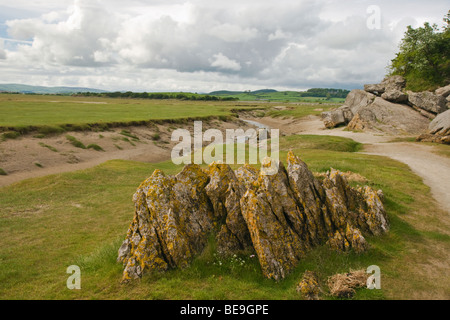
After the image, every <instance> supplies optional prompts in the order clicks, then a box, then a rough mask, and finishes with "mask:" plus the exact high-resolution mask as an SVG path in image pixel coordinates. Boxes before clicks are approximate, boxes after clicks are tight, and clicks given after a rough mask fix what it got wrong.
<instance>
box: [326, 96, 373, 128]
mask: <svg viewBox="0 0 450 320" xmlns="http://www.w3.org/2000/svg"><path fill="white" fill-rule="evenodd" d="M374 99H375V95H373V94H371V93H369V92H366V91H364V90H358V89H356V90H352V91H350V93H349V94H348V95H347V98H346V99H345V103H344V105H343V106H341V107H339V108H337V109H336V110H331V111H327V112H322V120H323V122H324V125H325V127H326V128H334V127H337V126H340V125H346V124H348V123H349V122H350V121H351V120H352V119H353V115H354V114H355V113H356V112H358V110H359V109H360V108H362V107H365V106H367V105H368V104H370V103H372V101H373V100H374Z"/></svg>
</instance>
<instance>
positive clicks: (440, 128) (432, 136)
mask: <svg viewBox="0 0 450 320" xmlns="http://www.w3.org/2000/svg"><path fill="white" fill-rule="evenodd" d="M417 140H418V141H424V142H437V143H444V144H450V110H447V111H445V112H443V113H441V114H439V115H438V116H437V117H436V118H435V119H434V120H433V121H431V122H430V125H429V126H428V133H425V134H422V135H420V136H419V137H418V138H417Z"/></svg>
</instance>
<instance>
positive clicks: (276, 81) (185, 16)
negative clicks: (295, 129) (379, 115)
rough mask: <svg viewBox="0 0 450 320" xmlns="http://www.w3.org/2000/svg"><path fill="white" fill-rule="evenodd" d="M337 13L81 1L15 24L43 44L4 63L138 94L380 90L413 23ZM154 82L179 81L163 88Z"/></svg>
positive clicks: (291, 5) (320, 4)
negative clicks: (129, 86)
mask: <svg viewBox="0 0 450 320" xmlns="http://www.w3.org/2000/svg"><path fill="white" fill-rule="evenodd" d="M329 3H330V2H329V1H288V0H279V1H277V2H276V3H274V2H271V1H246V2H242V1H237V0H236V1H235V0H229V1H227V3H223V2H222V3H217V2H212V1H206V0H193V1H191V2H189V4H187V2H185V1H182V0H180V1H175V2H170V4H169V3H168V2H167V1H162V0H161V1H159V0H158V1H152V2H151V4H150V5H149V4H148V1H141V0H134V1H132V2H126V6H127V7H125V5H124V4H123V1H119V0H114V1H102V0H99V1H96V2H95V1H94V2H93V1H87V0H77V1H75V2H74V3H73V4H74V5H73V6H72V5H71V6H70V8H72V9H73V10H72V11H69V12H68V11H64V10H59V11H58V10H56V11H54V12H52V13H51V14H47V15H42V16H40V17H38V18H30V19H16V20H10V21H8V22H7V25H8V27H9V34H10V36H11V37H13V38H16V39H23V40H29V39H32V40H33V43H32V45H20V46H17V50H15V51H7V52H5V50H2V49H1V47H0V58H1V57H2V52H3V59H4V58H7V59H8V60H7V61H8V62H9V63H10V65H12V66H14V65H15V66H17V68H20V67H19V66H23V65H25V64H30V65H39V66H41V67H42V68H43V69H51V70H53V71H52V72H54V74H55V75H54V76H55V77H56V75H57V74H58V72H57V70H66V71H64V72H67V73H69V74H75V72H76V73H77V74H79V77H80V78H83V74H84V75H85V76H84V78H89V79H91V80H89V81H93V82H94V83H97V82H98V79H102V80H105V79H106V78H107V77H108V75H109V76H111V75H112V74H121V78H122V79H123V81H124V83H125V82H126V83H134V84H135V85H136V86H141V84H142V83H147V82H148V83H160V84H161V85H163V86H168V87H172V86H175V84H174V83H177V81H179V82H178V85H179V87H183V86H184V85H186V86H189V85H190V84H192V83H197V84H200V83H201V84H203V85H206V84H208V83H210V85H212V82H214V81H215V82H214V83H216V84H214V85H217V83H219V84H221V85H223V86H226V84H227V81H229V82H230V83H233V84H235V85H236V86H238V85H239V86H241V85H244V84H246V83H247V84H250V83H252V84H255V85H265V86H266V85H267V86H283V87H300V88H304V87H310V86H312V85H314V86H319V85H320V84H322V85H320V86H325V85H337V84H341V86H351V85H354V84H355V83H360V82H361V81H376V80H380V79H379V78H380V77H381V76H382V75H383V74H384V72H385V67H386V65H387V63H388V62H389V60H390V59H392V58H393V54H394V52H395V51H396V50H397V43H398V41H399V39H400V38H401V35H402V33H403V29H404V24H405V23H407V22H409V21H410V20H408V19H406V18H404V17H400V18H399V19H397V21H395V23H394V24H392V21H391V20H389V19H387V18H386V19H384V21H383V23H384V24H383V26H382V29H381V30H369V29H368V28H367V27H366V20H365V19H366V16H365V14H366V12H365V10H362V11H361V12H359V13H358V12H357V13H354V14H351V15H347V16H345V17H344V18H343V19H337V20H332V19H328V18H324V17H323V15H322V13H323V12H324V11H327V8H328V7H327V5H328V4H329ZM331 3H335V2H333V1H331ZM351 3H353V1H351ZM358 5H359V6H361V2H358ZM384 5H385V6H387V5H388V4H387V3H385V4H384ZM339 6H342V7H344V8H345V7H346V6H347V7H348V8H349V9H350V7H351V4H350V5H349V4H345V5H344V4H341V3H340V2H339ZM363 9H364V8H363ZM177 10H185V11H183V12H181V11H177ZM188 10H189V11H188ZM383 10H384V9H383ZM180 17H182V18H180ZM0 22H1V21H0ZM6 53H8V55H6ZM86 67H89V68H86ZM92 67H96V68H97V69H95V71H92V70H91V69H90V68H92ZM58 68H59V69H58ZM126 70H130V71H129V72H128V71H126ZM131 71H133V72H135V73H131ZM148 74H153V75H154V74H158V75H160V76H161V77H163V76H167V77H169V78H167V79H158V81H157V80H156V79H155V78H148V77H149V76H148ZM97 75H98V76H97ZM189 77H191V78H192V79H194V78H195V79H196V80H195V81H194V80H191V81H189V80H188V78H189ZM66 79H68V78H66ZM95 79H97V80H95ZM177 79H178V80H177ZM202 79H205V81H202ZM86 81H87V80H86ZM186 82H188V83H190V84H186Z"/></svg>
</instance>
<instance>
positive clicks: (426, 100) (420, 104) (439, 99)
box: [408, 91, 448, 115]
mask: <svg viewBox="0 0 450 320" xmlns="http://www.w3.org/2000/svg"><path fill="white" fill-rule="evenodd" d="M408 101H409V103H410V104H411V105H412V106H413V107H415V108H418V109H422V110H425V111H427V112H429V113H432V114H434V115H437V114H439V113H442V112H445V111H446V110H447V109H448V108H447V101H446V99H445V97H444V96H441V95H437V94H434V93H432V92H429V91H424V92H412V91H408Z"/></svg>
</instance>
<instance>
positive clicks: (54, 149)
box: [39, 142, 58, 152]
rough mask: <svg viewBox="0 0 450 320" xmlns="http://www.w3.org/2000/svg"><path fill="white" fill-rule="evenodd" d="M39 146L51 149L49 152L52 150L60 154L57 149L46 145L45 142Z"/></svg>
mask: <svg viewBox="0 0 450 320" xmlns="http://www.w3.org/2000/svg"><path fill="white" fill-rule="evenodd" d="M39 145H40V146H41V147H44V148H47V149H49V150H51V151H53V152H58V149H56V148H55V147H52V146H49V145H48V144H45V143H43V142H39Z"/></svg>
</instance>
